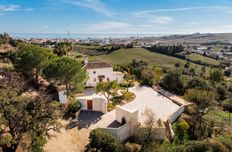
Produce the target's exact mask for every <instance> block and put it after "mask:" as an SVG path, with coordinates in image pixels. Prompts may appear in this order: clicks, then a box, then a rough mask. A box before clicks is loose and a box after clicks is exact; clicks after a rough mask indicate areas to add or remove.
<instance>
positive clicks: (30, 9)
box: [24, 8, 35, 12]
mask: <svg viewBox="0 0 232 152" xmlns="http://www.w3.org/2000/svg"><path fill="white" fill-rule="evenodd" d="M34 10H35V9H33V8H26V9H24V11H26V12H32V11H34Z"/></svg>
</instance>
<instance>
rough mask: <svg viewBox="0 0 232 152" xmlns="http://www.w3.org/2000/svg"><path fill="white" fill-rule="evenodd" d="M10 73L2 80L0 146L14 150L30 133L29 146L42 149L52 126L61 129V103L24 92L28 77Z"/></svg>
mask: <svg viewBox="0 0 232 152" xmlns="http://www.w3.org/2000/svg"><path fill="white" fill-rule="evenodd" d="M6 76H9V74H6V75H4V76H3V79H1V80H0V94H1V96H0V124H1V126H0V147H1V148H2V150H3V151H4V152H11V151H15V150H16V149H17V148H18V145H19V144H20V143H21V142H25V141H23V140H24V137H29V139H30V141H31V142H30V144H29V145H28V147H27V148H29V149H31V150H32V151H41V150H42V147H43V145H44V144H45V143H46V138H47V137H48V136H49V134H48V131H49V130H59V128H60V126H61V125H60V123H59V122H58V119H59V118H60V116H61V111H60V110H61V105H60V104H59V103H58V102H51V101H47V100H46V99H45V98H43V95H42V94H41V95H39V96H38V97H35V98H31V97H27V96H23V95H22V93H23V92H25V88H24V85H25V84H26V82H25V80H24V79H22V76H21V75H19V76H17V75H12V76H10V77H6Z"/></svg>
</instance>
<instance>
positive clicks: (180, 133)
mask: <svg viewBox="0 0 232 152" xmlns="http://www.w3.org/2000/svg"><path fill="white" fill-rule="evenodd" d="M188 130H189V124H188V123H187V122H186V121H182V122H178V123H177V125H176V128H175V140H176V142H180V143H183V142H185V141H187V140H188V139H189V136H188Z"/></svg>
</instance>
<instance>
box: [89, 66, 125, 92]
mask: <svg viewBox="0 0 232 152" xmlns="http://www.w3.org/2000/svg"><path fill="white" fill-rule="evenodd" d="M94 71H95V73H94ZM87 72H88V77H89V78H88V81H87V82H86V86H88V87H95V86H97V83H99V78H98V76H105V79H104V80H103V81H107V78H109V80H110V81H117V82H121V81H122V80H123V75H119V74H115V73H114V71H113V67H110V68H97V69H87ZM95 80H96V81H95Z"/></svg>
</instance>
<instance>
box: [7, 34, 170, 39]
mask: <svg viewBox="0 0 232 152" xmlns="http://www.w3.org/2000/svg"><path fill="white" fill-rule="evenodd" d="M9 34H10V36H12V37H14V38H24V39H31V38H47V39H57V38H59V39H61V38H69V39H70V38H71V39H88V38H96V39H103V38H132V37H133V38H143V37H160V36H165V34H68V33H66V34H65V33H52V34H47V33H46V34H45V33H9ZM167 35H168V34H167Z"/></svg>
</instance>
